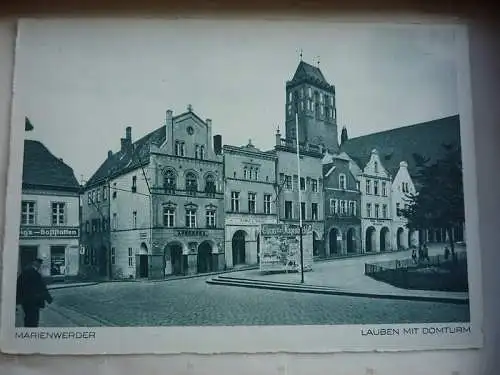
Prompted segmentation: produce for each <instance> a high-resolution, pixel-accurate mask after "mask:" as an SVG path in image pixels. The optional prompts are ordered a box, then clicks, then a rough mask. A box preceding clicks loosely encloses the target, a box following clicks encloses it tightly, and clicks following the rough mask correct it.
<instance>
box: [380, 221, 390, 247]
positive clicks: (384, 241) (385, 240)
mask: <svg viewBox="0 0 500 375" xmlns="http://www.w3.org/2000/svg"><path fill="white" fill-rule="evenodd" d="M389 241H390V238H389V228H387V227H383V228H382V229H381V230H380V251H381V252H383V251H388V250H390V247H391V246H390V242H389Z"/></svg>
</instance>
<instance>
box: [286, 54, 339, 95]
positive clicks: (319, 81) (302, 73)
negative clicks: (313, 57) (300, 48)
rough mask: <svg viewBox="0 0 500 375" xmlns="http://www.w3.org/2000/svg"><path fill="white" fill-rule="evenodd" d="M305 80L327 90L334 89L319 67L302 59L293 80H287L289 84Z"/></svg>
mask: <svg viewBox="0 0 500 375" xmlns="http://www.w3.org/2000/svg"><path fill="white" fill-rule="evenodd" d="M303 82H307V83H311V84H313V85H316V86H319V87H322V88H324V89H327V90H334V87H333V86H332V85H330V84H329V83H328V81H327V80H326V78H325V76H324V75H323V73H322V72H321V70H320V69H319V68H318V67H316V66H313V65H311V64H308V63H306V62H304V61H301V62H300V63H299V65H298V66H297V69H296V70H295V74H294V75H293V78H292V80H291V81H289V82H287V85H296V84H299V83H303Z"/></svg>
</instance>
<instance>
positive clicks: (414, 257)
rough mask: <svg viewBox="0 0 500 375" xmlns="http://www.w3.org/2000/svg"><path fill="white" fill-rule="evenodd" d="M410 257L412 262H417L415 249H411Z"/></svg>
mask: <svg viewBox="0 0 500 375" xmlns="http://www.w3.org/2000/svg"><path fill="white" fill-rule="evenodd" d="M411 259H413V263H415V264H417V249H413V250H412V251H411Z"/></svg>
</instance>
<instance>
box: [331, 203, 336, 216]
mask: <svg viewBox="0 0 500 375" xmlns="http://www.w3.org/2000/svg"><path fill="white" fill-rule="evenodd" d="M336 213H337V200H336V199H330V214H331V215H335V214H336Z"/></svg>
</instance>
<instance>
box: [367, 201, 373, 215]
mask: <svg viewBox="0 0 500 375" xmlns="http://www.w3.org/2000/svg"><path fill="white" fill-rule="evenodd" d="M366 217H372V205H371V203H367V204H366Z"/></svg>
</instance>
